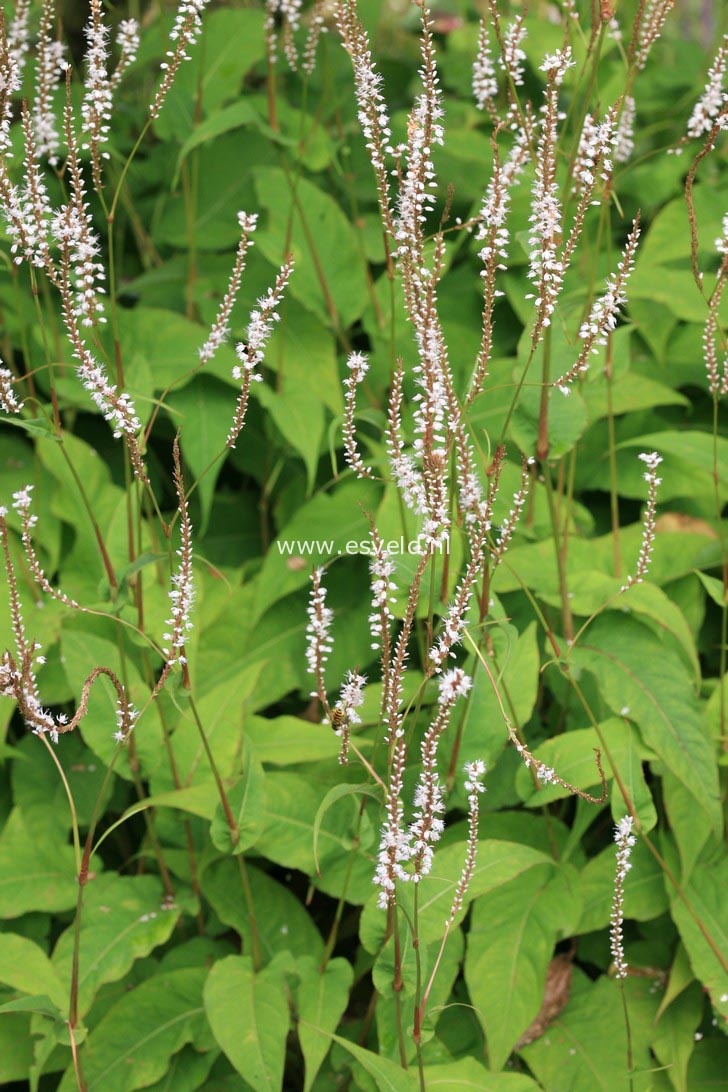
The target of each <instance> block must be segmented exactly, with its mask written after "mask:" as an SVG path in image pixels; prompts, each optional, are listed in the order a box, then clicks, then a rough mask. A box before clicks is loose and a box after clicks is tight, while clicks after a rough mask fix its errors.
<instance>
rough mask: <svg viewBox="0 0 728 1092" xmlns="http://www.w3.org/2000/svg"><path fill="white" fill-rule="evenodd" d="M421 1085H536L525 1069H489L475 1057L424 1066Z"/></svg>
mask: <svg viewBox="0 0 728 1092" xmlns="http://www.w3.org/2000/svg"><path fill="white" fill-rule="evenodd" d="M425 1086H426V1087H427V1089H428V1092H429V1090H430V1089H433V1088H440V1089H442V1092H467V1090H468V1089H472V1092H535V1090H536V1089H537V1088H538V1085H537V1084H536V1083H535V1082H534V1081H532V1080H531V1078H530V1077H527V1076H526V1074H525V1073H491V1072H490V1071H489V1070H487V1069H486V1068H485V1066H484V1065H482V1064H481V1063H480V1062H478V1061H476V1059H475V1058H471V1057H465V1058H458V1060H457V1061H456V1062H447V1063H446V1064H445V1065H426V1066H425Z"/></svg>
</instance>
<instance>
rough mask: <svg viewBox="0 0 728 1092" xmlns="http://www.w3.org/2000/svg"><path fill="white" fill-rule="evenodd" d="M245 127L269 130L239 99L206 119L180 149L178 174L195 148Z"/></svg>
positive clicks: (244, 102) (244, 101)
mask: <svg viewBox="0 0 728 1092" xmlns="http://www.w3.org/2000/svg"><path fill="white" fill-rule="evenodd" d="M245 125H255V126H256V127H258V128H261V129H264V130H267V129H268V126H267V125H265V124H264V123H263V120H262V118H261V117H260V114H258V113H257V111H256V110H255V109H254V108H253V107H252V106H251V105H250V103H249V102H247V101H246V100H245V99H238V100H237V101H236V102H231V103H230V105H229V106H224V107H223V108H222V110H216V111H215V113H214V114H211V115H210V116H209V117H207V118H205V120H204V121H201V122H200V124H199V125H197V126H196V127H195V128H194V129H193V130H192V132H191V133H190V135H189V136H188V137H187V139H186V140H185V142H184V144H183V145H182V147H181V148H180V150H179V156H178V157H177V174H179V169H180V166H181V164H182V162H183V160H185V159H186V158H187V156H188V155H189V154H190V152H191V151H192V150H193V149H194V148H198V147H199V146H200V145H201V144H207V143H208V141H210V140H212V139H213V138H214V137H216V136H220V135H221V134H222V133H229V132H230V131H231V129H240V128H242V127H243V126H245Z"/></svg>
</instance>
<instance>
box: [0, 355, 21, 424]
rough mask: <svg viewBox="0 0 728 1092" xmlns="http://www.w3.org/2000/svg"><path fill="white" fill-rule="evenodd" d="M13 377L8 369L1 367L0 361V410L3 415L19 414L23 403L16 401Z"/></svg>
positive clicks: (0, 362) (0, 361)
mask: <svg viewBox="0 0 728 1092" xmlns="http://www.w3.org/2000/svg"><path fill="white" fill-rule="evenodd" d="M15 382H16V380H15V376H14V375H13V373H12V372H11V371H10V369H9V368H5V367H3V366H2V360H1V359H0V409H2V411H3V413H20V411H21V410H22V408H23V406H24V404H25V403H23V402H21V401H19V400H18V396H17V394H16V393H15V391H14V390H13V386H14V384H15Z"/></svg>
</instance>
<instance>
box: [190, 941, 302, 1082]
mask: <svg viewBox="0 0 728 1092" xmlns="http://www.w3.org/2000/svg"><path fill="white" fill-rule="evenodd" d="M204 997H205V1012H206V1013H207V1019H208V1020H209V1022H210V1027H211V1028H212V1031H213V1034H214V1036H215V1038H216V1039H217V1041H218V1043H219V1044H220V1046H221V1047H222V1049H223V1050H224V1051H225V1053H226V1055H227V1056H228V1058H229V1059H230V1061H231V1062H232V1064H233V1065H234V1066H235V1068H236V1069H237V1071H238V1073H240V1074H241V1075H242V1076H244V1077H245V1080H246V1081H247V1082H248V1084H249V1085H251V1086H252V1087H253V1088H254V1089H255V1090H256V1092H277V1090H278V1089H280V1088H281V1086H282V1083H283V1064H284V1060H285V1049H286V1036H287V1034H288V1025H289V1014H288V1002H287V999H286V993H285V989H284V985H283V977H282V972H281V970H280V969H279V968H278V967H276V966H270V967H268V968H265V969H264V970H262V971H260V972H259V973H258V974H256V973H255V971H254V970H253V963H252V960H251V959H249V958H248V957H246V956H229V957H228V958H227V959H221V960H219V961H218V962H217V963H216V964H215V965H214V967H213V968H212V970H211V971H210V973H209V975H208V977H207V981H206V982H205V991H204Z"/></svg>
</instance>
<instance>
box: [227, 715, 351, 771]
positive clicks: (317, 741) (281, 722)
mask: <svg viewBox="0 0 728 1092" xmlns="http://www.w3.org/2000/svg"><path fill="white" fill-rule="evenodd" d="M245 736H246V738H247V739H248V741H249V742H250V745H251V747H252V748H253V750H254V751H255V754H256V755H257V757H258V759H259V761H260V762H263V763H267V764H268V765H269V766H296V765H298V764H299V763H304V762H322V761H326V760H327V759H332V758H336V757H337V755H338V753H339V750H340V744H339V740H338V739H337V737H336V736H335V735H334V733H333V732H332V731H331V729H330V728H329V727H328V725H325V724H318V723H317V722H315V721H310V720H301V719H300V718H299V717H289V716H283V717H270V718H268V717H249V718H248V719H247V720H246V722H245Z"/></svg>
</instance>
